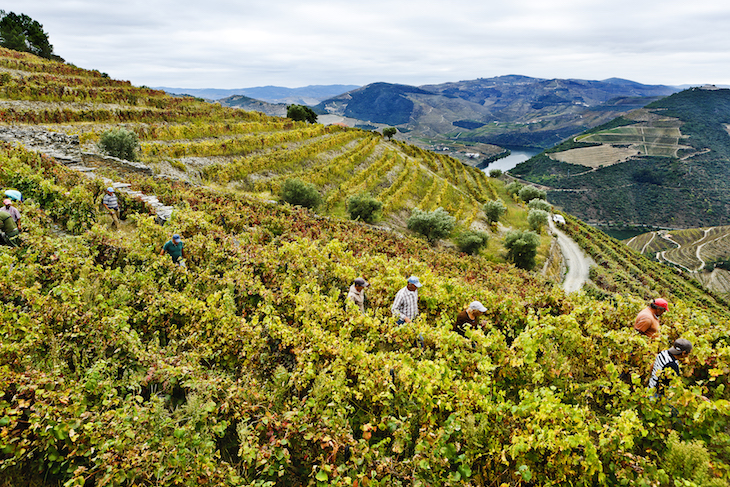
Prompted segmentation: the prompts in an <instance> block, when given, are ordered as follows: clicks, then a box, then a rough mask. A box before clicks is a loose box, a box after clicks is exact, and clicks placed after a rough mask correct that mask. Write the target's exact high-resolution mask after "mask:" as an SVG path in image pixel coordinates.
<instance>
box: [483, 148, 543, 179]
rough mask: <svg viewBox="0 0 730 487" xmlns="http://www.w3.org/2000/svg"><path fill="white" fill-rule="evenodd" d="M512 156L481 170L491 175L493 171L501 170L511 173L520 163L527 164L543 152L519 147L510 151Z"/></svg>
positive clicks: (498, 160)
mask: <svg viewBox="0 0 730 487" xmlns="http://www.w3.org/2000/svg"><path fill="white" fill-rule="evenodd" d="M510 151H511V154H510V155H508V156H507V157H503V158H502V159H497V160H496V161H494V162H491V163H490V164H489V165H488V166H487V167H483V168H481V169H482V171H484V172H486V173H489V171H491V170H492V169H501V170H502V171H503V172H506V171H509V170H510V169H512V168H513V167H515V166H516V165H517V164H519V163H520V162H525V161H526V160H527V159H529V158H530V157H532V156H536V155H538V154H539V153H540V152H542V151H541V150H540V149H532V148H529V147H518V148H514V149H510Z"/></svg>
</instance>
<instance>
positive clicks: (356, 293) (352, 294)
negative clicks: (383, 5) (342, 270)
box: [347, 277, 370, 313]
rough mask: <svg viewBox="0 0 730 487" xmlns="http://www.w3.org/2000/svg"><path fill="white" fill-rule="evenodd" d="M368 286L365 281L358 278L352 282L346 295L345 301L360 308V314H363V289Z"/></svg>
mask: <svg viewBox="0 0 730 487" xmlns="http://www.w3.org/2000/svg"><path fill="white" fill-rule="evenodd" d="M369 285H370V284H369V283H368V282H367V281H366V280H365V279H363V278H362V277H358V278H357V279H355V280H354V281H352V284H351V285H350V290H349V291H348V293H347V299H349V300H351V301H352V302H353V303H355V304H356V305H357V307H358V308H360V312H361V313H365V288H366V287H368V286H369Z"/></svg>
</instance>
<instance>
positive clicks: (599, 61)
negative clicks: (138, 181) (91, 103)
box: [3, 0, 730, 88]
mask: <svg viewBox="0 0 730 487" xmlns="http://www.w3.org/2000/svg"><path fill="white" fill-rule="evenodd" d="M3 8H4V9H5V10H6V11H14V12H16V13H25V14H27V15H29V16H31V17H32V18H33V19H35V20H37V21H39V22H40V23H41V24H43V26H44V29H45V30H46V32H48V34H49V36H50V40H51V42H52V43H53V45H54V47H55V51H56V53H57V54H59V55H60V56H62V57H64V58H65V59H66V60H67V61H69V62H72V63H74V64H77V65H78V66H82V67H85V68H93V69H99V70H100V71H104V72H107V73H109V74H110V75H111V76H112V77H115V78H119V79H128V80H130V81H132V83H134V84H137V85H142V84H144V85H148V86H159V85H164V86H180V87H188V88H202V87H216V88H238V87H250V86H260V85H266V84H274V85H282V86H290V87H294V86H303V85H307V84H333V83H352V84H367V83H370V82H375V81H388V82H396V83H405V84H413V85H421V84H427V83H438V82H445V81H458V80H463V79H474V78H478V77H491V76H499V75H505V74H524V75H527V76H537V77H544V78H583V79H605V78H609V77H621V78H627V79H632V80H635V81H638V82H642V83H651V84H684V83H692V84H702V83H715V84H730V68H729V67H728V66H730V64H729V63H728V54H727V53H729V52H730V37H729V36H727V35H726V34H725V26H726V25H728V20H730V5H729V4H727V3H726V2H720V1H718V0H712V1H706V2H704V3H701V4H697V3H695V4H691V3H686V2H685V1H678V0H662V1H659V0H645V1H643V2H636V1H635V0H631V1H629V0H614V1H612V2H603V3H598V2H587V1H585V0H552V1H550V0H547V1H545V0H543V1H537V0H512V1H511V2H504V1H500V2H496V1H486V2H485V1H483V0H452V1H451V2H442V1H438V2H437V1H415V0H407V1H398V0H391V1H385V0H371V1H369V2H356V1H352V0H336V1H335V0H313V1H308V2H301V1H293V0H269V1H258V0H257V1H250V0H247V1H235V2H234V1H226V0H209V1H207V2H199V1H190V0H181V1H172V0H169V1H168V0H164V1H160V0H147V1H142V0H133V1H131V2H123V3H121V2H120V3H107V2H98V1H91V0H55V1H54V2H48V1H47V0H6V1H5V2H4V6H3Z"/></svg>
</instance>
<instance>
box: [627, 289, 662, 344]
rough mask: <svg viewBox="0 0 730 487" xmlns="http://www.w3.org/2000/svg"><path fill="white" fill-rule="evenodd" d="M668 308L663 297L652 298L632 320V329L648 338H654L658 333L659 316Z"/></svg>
mask: <svg viewBox="0 0 730 487" xmlns="http://www.w3.org/2000/svg"><path fill="white" fill-rule="evenodd" d="M668 308H669V304H667V300H666V299H663V298H656V299H652V301H651V303H649V305H648V306H647V307H646V308H644V309H642V310H641V311H639V314H638V315H636V321H634V329H635V330H636V331H638V332H639V333H641V334H642V335H646V336H648V337H649V338H655V337H656V336H657V335H658V334H659V317H660V316H661V315H663V314H664V312H665V311H667V309H668Z"/></svg>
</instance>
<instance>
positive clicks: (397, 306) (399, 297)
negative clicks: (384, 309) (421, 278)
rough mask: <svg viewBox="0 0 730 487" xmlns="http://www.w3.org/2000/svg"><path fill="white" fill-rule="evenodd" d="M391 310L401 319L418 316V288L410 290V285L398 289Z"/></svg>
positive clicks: (411, 318)
mask: <svg viewBox="0 0 730 487" xmlns="http://www.w3.org/2000/svg"><path fill="white" fill-rule="evenodd" d="M390 310H391V311H392V312H393V315H394V316H397V317H399V318H401V319H404V318H408V319H409V320H413V319H414V318H415V317H416V316H418V289H416V290H415V291H409V290H408V286H406V287H404V288H403V289H401V290H400V291H398V293H397V294H396V295H395V299H394V300H393V306H391V307H390Z"/></svg>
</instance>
